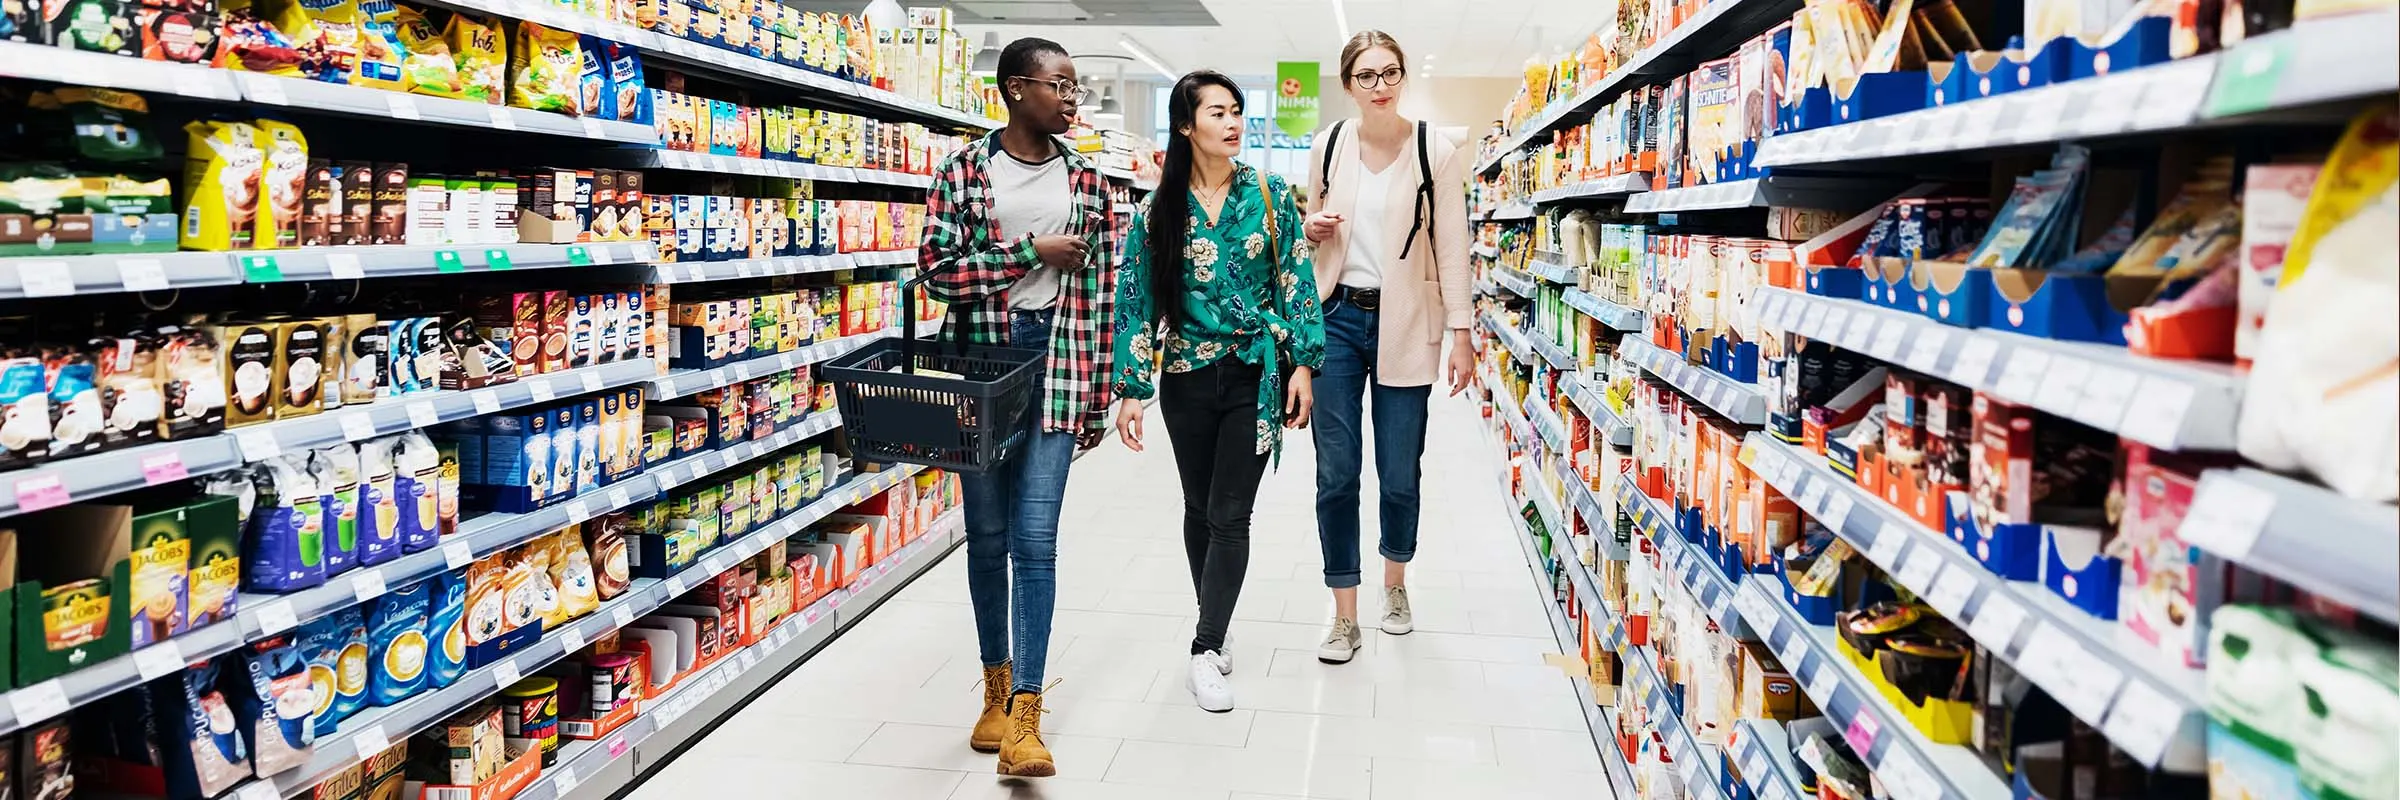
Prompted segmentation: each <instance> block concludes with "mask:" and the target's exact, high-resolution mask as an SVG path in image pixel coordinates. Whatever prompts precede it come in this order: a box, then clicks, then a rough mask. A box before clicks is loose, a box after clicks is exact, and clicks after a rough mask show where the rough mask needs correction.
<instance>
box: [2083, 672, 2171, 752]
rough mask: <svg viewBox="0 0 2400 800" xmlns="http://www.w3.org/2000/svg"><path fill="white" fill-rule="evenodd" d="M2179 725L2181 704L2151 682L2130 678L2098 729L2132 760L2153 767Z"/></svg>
mask: <svg viewBox="0 0 2400 800" xmlns="http://www.w3.org/2000/svg"><path fill="white" fill-rule="evenodd" d="M2181 727H2183V709H2182V707H2180V706H2177V705H2176V704H2175V702H2174V701H2173V700H2169V699H2167V696H2166V695H2164V694H2161V693H2159V691H2158V690H2157V689H2154V688H2151V686H2150V684H2148V683H2144V682H2142V681H2131V682H2128V683H2126V684H2125V691H2122V692H2119V693H2117V703H2116V705H2115V706H2114V707H2112V708H2110V709H2109V711H2108V720H2107V721H2106V722H2103V723H2102V724H2101V725H2100V732H2101V733H2102V734H2104V735H2106V736H2107V737H2108V740H2109V741H2110V742H2114V743H2115V744H2116V745H2117V748H2118V749H2120V750H2124V751H2125V754H2126V755H2130V756H2133V760H2135V761H2139V762H2141V763H2142V764H2144V765H2149V766H2156V765H2157V764H2158V761H2159V759H2161V758H2164V757H2165V756H2166V754H2167V744H2168V743H2169V742H2172V741H2173V740H2174V739H2175V731H2176V729H2177V728H2181Z"/></svg>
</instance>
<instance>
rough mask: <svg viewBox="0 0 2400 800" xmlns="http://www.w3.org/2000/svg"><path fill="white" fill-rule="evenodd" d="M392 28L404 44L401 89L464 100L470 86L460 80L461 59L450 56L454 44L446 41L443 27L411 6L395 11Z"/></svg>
mask: <svg viewBox="0 0 2400 800" xmlns="http://www.w3.org/2000/svg"><path fill="white" fill-rule="evenodd" d="M392 29H393V31H394V32H395V33H396V34H397V35H398V36H399V42H400V87H401V89H402V90H403V91H407V92H409V93H412V94H424V95H432V96H435V97H464V96H465V94H466V83H465V82H464V81H463V80H461V79H460V78H459V74H458V60H457V59H455V58H452V57H451V55H450V43H449V42H448V41H446V40H444V39H443V38H442V28H441V26H440V25H438V24H435V23H434V21H433V20H430V19H426V18H425V14H424V13H423V12H420V11H418V10H416V9H413V8H409V7H407V6H401V7H398V8H396V9H393V11H392Z"/></svg>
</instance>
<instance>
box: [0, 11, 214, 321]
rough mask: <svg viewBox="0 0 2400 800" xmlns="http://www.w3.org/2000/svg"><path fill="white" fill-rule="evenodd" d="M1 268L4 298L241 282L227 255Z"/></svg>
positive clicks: (125, 256)
mask: <svg viewBox="0 0 2400 800" xmlns="http://www.w3.org/2000/svg"><path fill="white" fill-rule="evenodd" d="M43 49H45V50H56V49H58V48H43ZM0 52H6V51H5V50H0ZM62 52H64V51H62ZM0 264H4V265H8V268H7V269H4V270H0V299H15V298H23V297H63V296H67V295H77V294H107V293H111V292H150V291H161V290H166V289H191V288H197V287H201V286H224V285H228V284H235V283H241V282H242V273H241V270H240V268H238V267H236V266H234V263H233V259H231V258H227V257H226V255H225V254H224V253H183V252H164V253H115V254H104V255H85V256H16V257H8V258H0Z"/></svg>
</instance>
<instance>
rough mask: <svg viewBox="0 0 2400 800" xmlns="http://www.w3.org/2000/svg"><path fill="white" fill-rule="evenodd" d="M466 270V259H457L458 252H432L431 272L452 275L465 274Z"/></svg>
mask: <svg viewBox="0 0 2400 800" xmlns="http://www.w3.org/2000/svg"><path fill="white" fill-rule="evenodd" d="M466 270H467V262H466V259H463V258H459V257H458V251H456V250H436V251H434V253H433V271H435V272H441V273H454V272H465V271H466Z"/></svg>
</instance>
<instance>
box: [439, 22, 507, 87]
mask: <svg viewBox="0 0 2400 800" xmlns="http://www.w3.org/2000/svg"><path fill="white" fill-rule="evenodd" d="M442 41H444V42H446V43H448V44H449V45H450V57H451V58H453V59H456V60H457V61H458V80H459V85H460V87H461V89H460V92H459V97H460V99H464V100H479V101H482V102H486V103H490V104H493V105H500V104H501V102H502V101H503V100H504V99H505V95H503V94H502V88H503V85H504V84H505V82H506V80H507V71H508V46H507V45H506V44H505V43H503V42H501V41H500V29H499V27H497V26H495V25H493V24H492V23H490V22H488V21H486V20H484V19H482V18H480V17H477V16H475V15H473V14H452V15H450V27H449V28H448V29H447V30H445V31H444V32H443V34H442Z"/></svg>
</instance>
